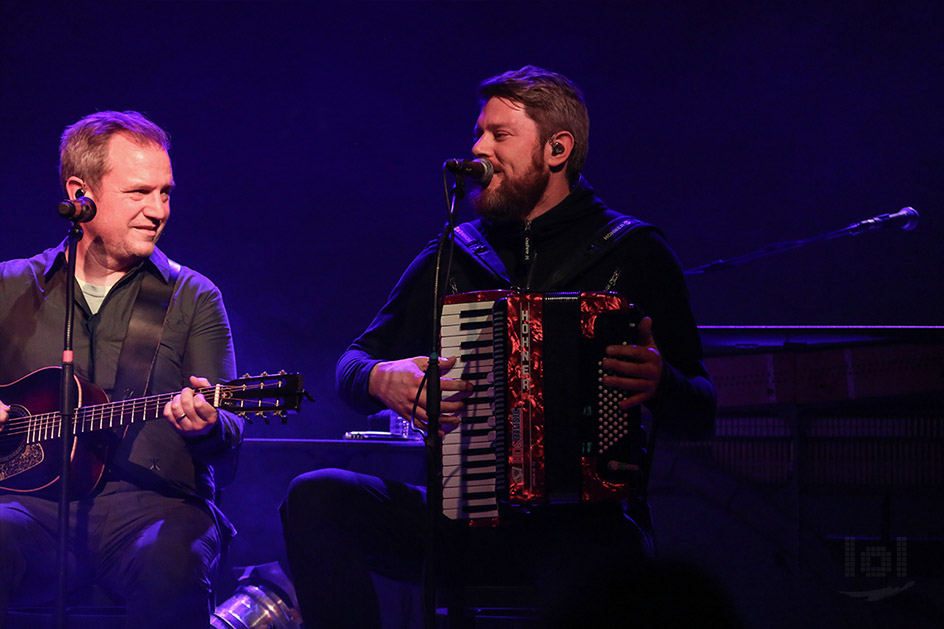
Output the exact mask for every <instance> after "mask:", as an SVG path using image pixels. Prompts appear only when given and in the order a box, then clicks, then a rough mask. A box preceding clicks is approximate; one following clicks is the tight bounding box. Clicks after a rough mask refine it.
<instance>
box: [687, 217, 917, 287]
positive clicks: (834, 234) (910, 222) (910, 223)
mask: <svg viewBox="0 0 944 629" xmlns="http://www.w3.org/2000/svg"><path fill="white" fill-rule="evenodd" d="M902 220H904V221H906V222H905V224H904V225H902V226H901V228H902V229H904V230H906V231H911V230H912V229H914V228H915V227H917V225H918V212H917V211H916V210H915V209H914V208H912V207H905V208H902V209H901V210H900V211H898V212H895V213H894V214H880V215H878V216H875V217H873V218H870V219H866V220H864V221H859V222H858V223H853V224H852V225H849V226H848V227H843V228H842V229H837V230H835V231H831V232H828V233H825V234H819V235H817V236H812V237H810V238H805V239H803V240H786V241H783V242H776V243H773V244H770V245H767V246H766V247H764V248H763V249H758V250H757V251H752V252H751V253H745V254H743V255H740V256H735V257H733V258H728V259H727V260H715V261H714V262H709V263H708V264H703V265H701V266H696V267H692V268H690V269H686V270H685V275H699V274H702V273H707V272H709V271H720V270H722V269H725V268H728V267H730V266H736V265H738V264H743V263H745V262H750V261H752V260H757V259H760V258H766V257H767V256H769V255H773V254H775V253H781V252H783V251H790V250H791V249H799V248H800V247H804V246H806V245H810V244H813V243H815V242H821V241H823V240H833V239H834V238H840V237H842V236H858V235H859V234H861V233H864V232H867V231H871V230H873V229H878V228H880V227H885V226H886V224H887V223H897V222H899V221H902Z"/></svg>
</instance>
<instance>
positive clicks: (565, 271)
mask: <svg viewBox="0 0 944 629" xmlns="http://www.w3.org/2000/svg"><path fill="white" fill-rule="evenodd" d="M647 226H648V225H647V224H646V223H644V222H642V221H640V220H639V219H636V218H632V217H631V216H617V217H616V218H614V219H613V220H611V221H610V222H609V223H607V224H606V225H604V226H603V227H601V228H600V229H598V230H597V232H596V233H595V234H594V235H593V236H592V237H591V238H590V240H588V241H587V243H586V244H584V246H582V247H578V248H577V249H576V250H575V253H574V254H572V255H571V256H570V257H569V258H567V259H566V260H564V262H563V263H561V265H560V266H558V267H557V270H556V271H554V272H553V273H552V274H551V276H550V277H549V278H547V281H546V282H545V283H544V286H537V287H535V290H539V291H544V292H546V291H550V290H556V289H558V288H559V287H561V286H564V285H566V284H567V282H569V281H570V280H572V279H574V278H575V277H577V276H579V275H580V274H581V273H583V272H584V271H586V270H587V268H588V267H590V266H591V265H592V264H594V263H596V261H597V260H599V259H601V258H602V257H603V256H604V255H606V254H607V253H609V252H610V251H611V250H612V249H613V248H614V247H615V246H616V244H617V243H618V242H619V241H621V240H622V239H623V238H625V237H626V236H628V235H629V234H630V232H633V231H635V230H636V229H638V228H640V227H647Z"/></svg>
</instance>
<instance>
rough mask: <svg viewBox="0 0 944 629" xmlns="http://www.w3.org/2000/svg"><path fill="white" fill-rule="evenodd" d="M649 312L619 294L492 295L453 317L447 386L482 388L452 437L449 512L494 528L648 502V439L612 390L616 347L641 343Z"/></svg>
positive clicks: (449, 306) (456, 303) (466, 304)
mask: <svg viewBox="0 0 944 629" xmlns="http://www.w3.org/2000/svg"><path fill="white" fill-rule="evenodd" d="M640 318H641V315H640V313H639V312H638V310H637V309H636V308H635V307H634V306H632V305H631V304H629V303H628V302H627V300H626V299H625V298H624V297H622V296H621V295H618V294H616V293H527V292H516V291H484V292H475V293H461V294H457V295H451V296H449V297H447V298H446V299H445V301H444V305H443V311H442V326H441V329H440V332H441V346H442V355H443V356H456V357H457V360H456V363H455V365H454V366H453V367H452V368H450V369H449V370H448V371H446V372H445V373H444V374H443V376H444V377H448V378H454V379H463V380H466V381H470V382H472V384H473V386H472V392H471V393H469V392H466V393H463V394H461V395H460V396H457V397H454V398H450V399H457V398H458V397H461V396H465V397H464V399H463V402H464V408H463V411H462V412H461V413H460V422H459V425H458V426H457V427H455V428H454V429H453V430H452V431H451V432H447V433H446V434H445V436H444V437H443V459H442V467H443V474H442V481H443V482H442V486H443V487H442V488H443V513H444V514H445V515H446V517H448V518H450V519H453V520H467V521H469V523H470V524H473V525H495V524H499V523H500V522H501V521H502V520H503V519H504V518H506V517H507V516H510V515H512V514H514V513H521V512H527V511H529V510H531V509H533V508H535V507H539V506H543V505H550V504H563V503H578V502H593V501H600V500H610V499H623V498H627V497H630V496H632V495H634V494H635V493H636V492H638V491H639V488H640V486H641V482H640V466H641V463H642V460H643V457H644V455H645V445H646V444H645V431H644V430H643V428H642V426H641V422H640V413H639V409H638V408H634V409H631V410H629V411H622V410H620V409H619V406H618V404H619V401H620V400H621V399H622V398H623V397H625V392H621V391H618V390H612V389H609V388H607V387H604V386H603V384H602V379H603V375H604V370H603V367H602V359H603V356H604V350H605V348H606V347H607V346H608V345H619V344H629V343H633V342H635V339H634V334H635V332H634V328H635V326H636V325H637V323H638V322H639V319H640Z"/></svg>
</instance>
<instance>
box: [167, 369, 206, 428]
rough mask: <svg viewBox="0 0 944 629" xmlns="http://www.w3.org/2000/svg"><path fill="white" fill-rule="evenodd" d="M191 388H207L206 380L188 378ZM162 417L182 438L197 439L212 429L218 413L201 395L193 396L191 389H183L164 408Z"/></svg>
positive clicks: (193, 377)
mask: <svg viewBox="0 0 944 629" xmlns="http://www.w3.org/2000/svg"><path fill="white" fill-rule="evenodd" d="M190 384H191V385H192V386H193V387H196V388H200V387H208V386H210V381H209V380H207V379H206V378H198V377H196V376H190ZM164 417H166V418H167V421H169V422H170V425H171V426H173V427H174V429H176V430H177V432H178V433H180V434H181V435H182V436H184V437H199V436H201V435H205V434H207V433H208V432H210V430H212V429H213V424H215V423H216V420H217V419H218V418H219V413H218V412H217V410H216V408H214V407H213V405H212V404H210V403H209V402H207V401H206V398H204V397H203V395H202V394H199V393H198V394H196V395H195V394H194V392H193V389H191V388H189V387H184V388H183V389H182V390H181V391H180V393H178V394H177V395H175V396H174V399H173V400H171V401H170V402H168V403H167V404H166V405H165V406H164Z"/></svg>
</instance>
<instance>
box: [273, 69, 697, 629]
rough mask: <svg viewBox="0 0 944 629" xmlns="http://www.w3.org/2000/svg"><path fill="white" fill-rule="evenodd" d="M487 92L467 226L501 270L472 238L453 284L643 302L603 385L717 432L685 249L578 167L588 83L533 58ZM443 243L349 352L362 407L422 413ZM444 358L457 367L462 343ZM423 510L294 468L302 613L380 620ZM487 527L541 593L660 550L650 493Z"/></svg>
mask: <svg viewBox="0 0 944 629" xmlns="http://www.w3.org/2000/svg"><path fill="white" fill-rule="evenodd" d="M481 95H482V103H483V105H482V110H481V114H480V115H479V118H478V121H477V124H476V137H477V140H476V142H475V145H474V146H473V147H472V152H473V154H474V155H475V156H476V157H477V158H480V159H485V160H488V161H489V162H491V164H492V165H493V166H494V176H493V177H492V178H491V180H490V181H489V182H488V184H487V186H486V187H484V188H483V189H481V190H479V191H477V192H476V193H475V194H474V195H473V196H472V202H473V205H474V207H475V209H476V210H477V212H478V213H479V215H480V216H481V218H480V219H479V220H476V221H473V222H472V223H471V224H467V225H464V226H463V227H471V228H474V231H472V232H471V233H476V232H478V234H480V235H481V236H482V238H483V239H484V240H485V241H486V242H487V244H488V245H489V247H490V249H492V250H493V251H494V252H495V254H496V255H497V258H498V259H499V260H500V263H499V266H501V267H503V269H502V271H503V272H501V273H498V274H496V273H494V272H492V270H490V269H488V268H486V267H485V266H483V265H482V264H481V263H480V261H479V260H477V259H476V256H475V255H473V254H472V253H471V251H470V250H460V251H457V253H456V257H455V260H454V261H453V265H452V269H451V273H450V276H449V277H448V278H447V280H446V287H447V292H449V293H463V292H470V291H478V290H487V289H507V288H519V289H524V290H529V291H539V292H549V291H616V292H619V293H622V294H623V295H625V296H626V297H627V298H628V299H629V300H630V301H631V302H633V303H634V304H636V305H637V306H639V307H640V308H641V309H642V311H643V312H644V313H645V314H646V315H647V316H646V317H645V318H644V319H643V320H642V322H641V323H640V324H639V325H638V326H637V332H638V337H637V339H636V343H635V344H630V345H614V346H610V347H607V349H606V357H605V358H604V361H603V366H604V368H605V369H607V370H608V371H609V372H610V374H611V375H607V376H605V378H604V384H605V385H606V386H608V387H613V388H616V389H621V390H623V391H624V392H625V397H624V398H623V399H622V400H621V401H620V403H619V405H620V407H621V408H622V409H630V408H633V407H637V406H639V405H641V404H645V405H646V406H647V407H648V408H649V410H650V411H651V412H652V414H653V416H654V417H655V421H656V422H657V423H658V424H659V428H660V430H661V431H663V432H671V433H676V434H680V433H683V434H689V435H692V436H694V435H704V434H706V433H708V432H709V431H710V430H711V428H712V425H713V418H714V406H715V403H714V389H713V387H712V385H711V381H710V379H709V378H708V374H707V373H706V371H705V369H704V367H703V365H702V363H701V342H700V339H699V336H698V331H697V327H696V325H695V321H694V318H693V316H692V313H691V309H690V307H689V303H688V295H687V289H686V287H685V283H684V279H683V275H682V272H681V269H680V267H679V264H678V261H677V259H676V258H675V255H674V254H673V253H672V251H671V250H670V249H669V248H668V246H667V245H666V243H665V241H664V240H663V239H662V237H661V236H660V235H659V233H658V232H657V231H656V230H655V229H654V228H652V227H650V226H648V225H645V224H643V223H642V222H641V221H637V220H635V219H631V218H630V217H626V216H625V215H621V214H619V213H617V212H614V211H612V210H609V209H607V208H606V207H605V206H604V205H603V203H602V202H601V201H599V200H598V199H597V198H595V196H594V193H593V191H592V190H591V188H590V187H589V185H588V184H587V182H586V181H585V180H584V179H583V177H582V176H581V175H580V171H581V168H582V167H583V163H584V161H585V159H586V155H587V141H588V140H587V138H588V130H589V118H588V115H587V111H586V107H585V105H584V102H583V99H582V97H581V96H580V94H579V92H578V90H577V88H576V87H575V86H574V85H573V83H571V82H570V81H569V80H568V79H566V78H565V77H563V76H561V75H558V74H555V73H552V72H548V71H546V70H542V69H540V68H535V67H533V66H526V67H524V68H521V69H520V70H517V71H513V72H508V73H505V74H502V75H499V76H496V77H493V78H491V79H488V80H486V81H485V82H484V83H483V84H482V85H481ZM614 224H617V225H623V226H624V227H625V226H626V225H628V226H629V228H628V229H625V230H624V231H625V232H626V234H625V235H624V237H622V238H620V239H619V242H618V245H617V246H615V247H610V248H601V249H600V251H605V253H602V254H601V255H600V256H599V257H597V258H594V259H589V258H588V261H587V262H585V263H583V264H582V265H578V266H580V268H581V269H582V271H581V272H579V273H576V274H574V273H570V274H563V275H562V274H561V270H562V268H561V267H562V265H563V264H564V262H565V261H568V260H572V259H573V258H574V256H576V257H577V258H580V256H581V255H582V253H581V252H582V251H584V250H589V249H595V248H596V245H594V244H593V243H597V242H599V240H600V238H601V236H600V234H601V233H602V234H606V233H607V232H608V229H609V228H608V226H610V225H614ZM605 239H606V238H604V240H605ZM591 245H593V246H591ZM435 258H436V241H434V242H432V243H431V244H430V245H429V246H428V247H427V248H426V249H425V250H424V251H423V252H422V253H421V254H420V255H419V256H418V257H417V258H416V259H415V260H414V261H413V263H412V264H411V265H410V266H409V267H408V268H407V270H406V272H405V273H404V275H403V276H402V277H401V279H400V281H399V282H398V283H397V285H396V287H394V289H393V291H392V293H391V294H390V297H389V300H388V301H387V303H386V305H385V306H384V307H383V308H382V309H381V311H380V312H379V314H378V315H377V316H376V317H375V318H374V320H373V322H372V323H371V324H370V326H369V327H368V329H367V330H366V331H365V332H364V333H363V334H362V335H361V336H360V337H359V338H358V339H356V340H355V341H354V343H353V344H352V345H351V346H350V347H349V348H348V350H347V351H346V352H345V353H344V354H343V355H342V356H341V358H340V360H339V362H338V366H337V384H338V391H339V393H340V395H341V396H342V398H343V399H344V400H345V401H346V402H348V403H349V404H350V405H351V406H352V407H354V408H355V409H358V410H360V411H363V412H365V413H376V412H378V411H380V410H382V409H384V408H388V409H391V410H393V411H394V412H396V413H397V414H399V415H400V416H402V417H413V418H414V423H415V424H416V425H417V426H418V427H425V425H426V421H427V413H426V402H427V401H426V392H425V387H423V388H422V390H420V387H421V383H422V380H423V373H424V371H425V370H426V367H427V364H428V361H427V358H426V356H424V354H425V353H427V352H428V351H429V347H428V346H429V339H430V338H431V337H432V334H433V330H432V325H433V318H432V315H431V312H430V311H431V306H430V301H431V299H432V295H433V287H434V283H435V282H434V279H435V278H434V274H435ZM562 278H563V279H562ZM441 360H442V368H443V369H444V370H446V369H448V368H449V367H451V366H452V365H453V364H454V363H455V360H456V358H455V357H448V356H447V357H443V358H442V359H441ZM441 384H442V390H443V396H444V400H443V402H442V406H441V412H442V416H441V418H440V419H441V422H442V424H443V426H444V427H445V428H446V429H448V427H449V426H450V425H454V424H456V423H457V422H458V421H459V420H458V419H457V417H456V414H457V413H458V412H459V411H460V409H461V408H462V405H463V402H462V401H461V399H450V398H451V397H452V398H456V397H457V396H458V397H461V394H462V393H463V392H468V391H469V390H470V385H469V384H468V383H467V382H464V381H462V380H458V379H452V378H449V377H443V378H442V380H441ZM418 393H419V395H417V394H418ZM414 405H415V412H414ZM425 517H426V511H425V489H424V488H422V487H414V486H410V485H405V484H402V483H397V482H392V481H388V480H383V479H379V478H376V477H372V476H366V475H362V474H356V473H353V472H349V471H345V470H317V471H314V472H309V473H307V474H304V475H302V476H299V477H298V478H296V479H295V480H294V481H293V483H292V485H291V487H290V490H289V495H288V497H287V498H286V500H285V502H284V503H283V505H282V519H283V529H284V534H285V541H286V548H287V551H288V556H289V562H290V566H291V570H292V573H293V578H294V581H295V587H296V591H297V592H298V596H299V602H300V606H301V611H302V614H303V616H304V617H305V619H306V622H308V623H310V624H311V625H313V626H331V627H348V626H350V627H376V626H379V624H380V611H379V608H378V604H377V599H376V595H375V593H374V590H373V585H372V582H371V578H370V571H371V570H373V571H376V572H378V573H381V574H384V575H386V576H388V577H391V578H396V579H411V580H417V579H418V578H419V576H420V573H421V566H422V561H423V551H424V548H425V536H426V532H425V527H424V523H425ZM455 528H456V529H458V528H461V527H455ZM446 530H447V532H448V534H449V536H452V537H453V540H452V541H455V539H459V540H460V541H459V542H458V543H457V546H458V547H463V546H464V544H465V542H466V541H467V540H466V537H465V536H466V533H468V532H469V531H459V530H453V529H450V528H449V527H447V529H446ZM483 536H484V537H488V538H489V541H488V543H489V544H490V547H491V548H493V549H495V553H496V556H495V559H496V561H497V560H499V559H501V560H503V561H506V562H508V563H509V564H514V565H515V569H516V570H519V569H520V570H521V573H522V575H523V577H524V579H526V580H527V581H528V582H531V583H535V584H537V585H538V586H539V587H540V588H541V589H543V590H544V591H545V592H557V593H559V592H562V591H565V590H567V589H568V586H569V585H574V583H575V581H573V580H572V579H571V578H570V577H572V576H574V575H584V574H586V572H585V570H583V569H578V565H581V564H582V565H585V566H589V564H591V563H592V559H591V558H593V557H605V558H608V559H611V560H619V561H627V562H633V561H637V562H638V561H639V560H642V559H644V558H645V557H648V556H650V555H651V552H652V546H651V530H650V522H649V512H648V506H647V505H646V503H645V499H644V498H640V499H639V500H634V501H629V502H628V503H626V504H622V503H620V504H608V503H603V504H594V505H583V504H581V505H566V506H562V508H559V509H556V508H547V509H542V510H535V512H534V513H531V514H529V515H528V516H526V517H522V518H521V519H520V521H518V522H515V523H513V524H512V525H510V526H505V527H499V528H498V529H495V530H490V531H489V532H487V533H485V534H484V535H483ZM585 559H586V561H585ZM578 561H579V562H580V564H578ZM568 575H569V576H568Z"/></svg>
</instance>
